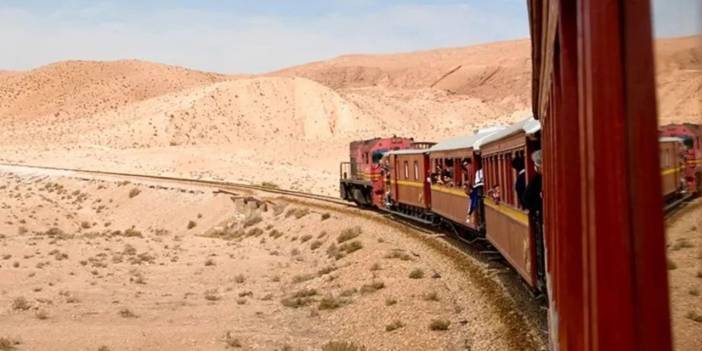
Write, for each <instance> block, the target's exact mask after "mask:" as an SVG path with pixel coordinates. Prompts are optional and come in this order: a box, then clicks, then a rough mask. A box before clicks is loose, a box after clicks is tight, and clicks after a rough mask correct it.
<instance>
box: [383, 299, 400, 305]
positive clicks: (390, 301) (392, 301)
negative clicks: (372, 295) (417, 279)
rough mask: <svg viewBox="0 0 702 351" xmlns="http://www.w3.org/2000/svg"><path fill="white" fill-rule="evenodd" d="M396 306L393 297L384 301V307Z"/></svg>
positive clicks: (395, 300)
mask: <svg viewBox="0 0 702 351" xmlns="http://www.w3.org/2000/svg"><path fill="white" fill-rule="evenodd" d="M396 304H397V299H395V298H394V297H388V298H386V299H385V306H392V305H396Z"/></svg>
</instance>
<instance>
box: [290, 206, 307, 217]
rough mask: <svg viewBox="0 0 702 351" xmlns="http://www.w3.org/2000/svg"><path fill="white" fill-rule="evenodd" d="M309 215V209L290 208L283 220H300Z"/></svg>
mask: <svg viewBox="0 0 702 351" xmlns="http://www.w3.org/2000/svg"><path fill="white" fill-rule="evenodd" d="M309 213H310V209H309V208H298V207H295V208H291V209H289V210H288V211H287V212H285V218H290V217H295V219H300V218H302V217H305V216H307V215H308V214H309Z"/></svg>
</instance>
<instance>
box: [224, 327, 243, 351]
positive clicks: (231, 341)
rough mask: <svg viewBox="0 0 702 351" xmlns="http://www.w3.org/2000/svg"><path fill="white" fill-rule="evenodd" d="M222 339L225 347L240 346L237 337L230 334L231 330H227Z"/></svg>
mask: <svg viewBox="0 0 702 351" xmlns="http://www.w3.org/2000/svg"><path fill="white" fill-rule="evenodd" d="M222 341H224V344H225V345H227V348H229V347H231V348H240V347H241V342H240V341H239V339H237V338H235V337H234V336H233V335H232V332H230V331H228V332H227V333H226V334H225V335H224V339H223V340H222Z"/></svg>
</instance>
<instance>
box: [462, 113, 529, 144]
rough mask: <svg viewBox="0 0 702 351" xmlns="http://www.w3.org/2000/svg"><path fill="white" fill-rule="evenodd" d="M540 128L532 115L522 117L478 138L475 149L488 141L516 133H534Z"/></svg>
mask: <svg viewBox="0 0 702 351" xmlns="http://www.w3.org/2000/svg"><path fill="white" fill-rule="evenodd" d="M540 130H541V122H539V121H538V120H536V119H534V117H529V118H526V119H523V120H521V121H519V122H517V123H514V124H512V125H510V126H509V127H507V128H504V129H502V130H500V131H497V132H495V133H492V134H490V135H488V136H486V137H485V138H482V139H481V140H479V141H478V142H477V143H476V145H475V149H476V150H480V147H481V146H483V145H487V144H489V143H492V142H495V141H498V140H501V139H504V138H507V137H510V136H512V135H515V134H518V133H525V134H534V133H536V132H538V131H540Z"/></svg>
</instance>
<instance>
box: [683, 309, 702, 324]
mask: <svg viewBox="0 0 702 351" xmlns="http://www.w3.org/2000/svg"><path fill="white" fill-rule="evenodd" d="M685 318H687V319H689V320H691V321H693V322H697V323H702V314H699V313H697V312H695V311H689V312H687V314H686V315H685Z"/></svg>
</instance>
